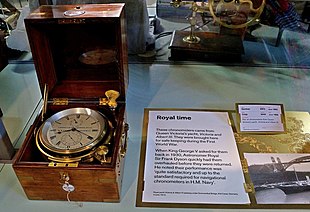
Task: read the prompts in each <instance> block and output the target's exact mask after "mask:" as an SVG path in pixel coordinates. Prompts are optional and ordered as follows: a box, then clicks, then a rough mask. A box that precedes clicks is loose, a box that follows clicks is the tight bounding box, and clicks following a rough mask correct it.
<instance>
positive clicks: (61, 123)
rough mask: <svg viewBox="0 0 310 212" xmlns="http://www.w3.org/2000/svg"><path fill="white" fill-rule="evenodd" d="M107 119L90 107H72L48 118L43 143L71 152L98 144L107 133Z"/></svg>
mask: <svg viewBox="0 0 310 212" xmlns="http://www.w3.org/2000/svg"><path fill="white" fill-rule="evenodd" d="M107 125H108V124H107V119H106V118H105V117H104V116H103V115H102V114H100V113H98V112H96V111H94V110H91V109H88V108H72V109H67V110H64V111H61V112H59V113H56V114H55V115H53V116H52V117H50V118H49V119H47V120H46V122H45V123H44V124H43V126H42V130H41V133H42V134H41V138H42V139H41V141H42V144H43V145H44V146H45V147H46V148H47V149H49V150H51V151H54V152H57V153H63V154H71V153H78V152H81V151H84V150H86V149H90V148H92V147H93V146H94V145H96V144H97V143H98V142H100V140H101V139H102V138H103V137H104V136H105V134H106V133H107V132H106V131H107Z"/></svg>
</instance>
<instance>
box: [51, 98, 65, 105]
mask: <svg viewBox="0 0 310 212" xmlns="http://www.w3.org/2000/svg"><path fill="white" fill-rule="evenodd" d="M68 104H69V100H68V98H53V105H68Z"/></svg>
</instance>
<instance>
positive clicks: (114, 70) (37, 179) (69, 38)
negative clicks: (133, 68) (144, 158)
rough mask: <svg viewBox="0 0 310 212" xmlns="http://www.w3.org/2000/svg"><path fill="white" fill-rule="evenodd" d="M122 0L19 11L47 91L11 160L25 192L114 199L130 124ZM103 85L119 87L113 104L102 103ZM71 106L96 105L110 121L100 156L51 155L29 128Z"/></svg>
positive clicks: (37, 195)
mask: <svg viewBox="0 0 310 212" xmlns="http://www.w3.org/2000/svg"><path fill="white" fill-rule="evenodd" d="M124 6H125V5H124V4H123V3H117V4H116V3H115V4H87V5H44V6H40V7H39V8H38V9H37V10H35V11H33V12H32V13H31V14H30V15H29V16H28V17H27V18H26V19H25V26H26V30H27V35H28V39H29V43H30V46H31V50H32V56H33V61H34V64H35V68H36V72H37V77H38V80H39V85H40V89H41V91H42V96H44V97H45V98H44V99H45V106H44V107H43V109H42V110H44V112H45V113H44V115H43V119H42V114H39V115H38V117H37V118H36V120H35V121H34V123H33V124H32V127H31V128H30V129H29V132H28V133H27V136H26V138H25V141H24V142H23V145H22V147H21V148H20V149H19V151H18V153H17V156H16V159H15V161H14V162H13V169H14V171H15V173H16V175H17V177H18V180H19V182H20V184H21V185H22V187H23V189H24V191H25V194H26V196H27V197H28V198H29V199H32V200H64V201H67V200H72V201H95V202H119V201H120V192H121V184H122V178H123V166H124V158H125V151H126V145H127V129H128V128H127V127H128V126H127V124H126V118H125V116H126V112H125V107H126V97H125V94H126V88H127V82H128V61H127V38H126V29H125V28H126V26H125V18H124ZM108 90H115V91H118V92H119V97H118V98H117V107H116V108H111V107H109V105H107V104H106V102H107V98H106V96H105V93H106V91H108ZM75 107H86V108H90V109H93V110H97V111H99V112H101V113H103V114H105V116H106V117H107V118H108V119H109V120H110V121H111V122H112V123H113V130H114V132H113V134H112V138H111V140H110V146H109V153H108V154H107V156H106V162H104V163H100V162H98V161H80V162H74V163H61V162H59V161H58V162H53V161H51V160H49V159H48V158H47V157H46V156H45V155H43V154H42V153H41V152H40V151H39V150H38V148H37V146H36V136H35V134H36V132H37V130H38V128H39V127H40V125H41V124H42V122H43V121H44V120H46V119H47V118H48V117H50V116H52V115H53V114H55V113H57V112H59V111H62V110H64V109H69V108H75ZM68 185H69V186H71V187H68ZM64 186H67V187H64ZM69 194H70V195H69Z"/></svg>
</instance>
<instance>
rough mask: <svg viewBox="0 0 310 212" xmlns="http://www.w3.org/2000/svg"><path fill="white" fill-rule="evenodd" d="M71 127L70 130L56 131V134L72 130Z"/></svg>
mask: <svg viewBox="0 0 310 212" xmlns="http://www.w3.org/2000/svg"><path fill="white" fill-rule="evenodd" d="M73 129H74V128H71V129H70V130H63V131H58V132H57V133H58V134H61V133H63V132H70V131H74V130H73Z"/></svg>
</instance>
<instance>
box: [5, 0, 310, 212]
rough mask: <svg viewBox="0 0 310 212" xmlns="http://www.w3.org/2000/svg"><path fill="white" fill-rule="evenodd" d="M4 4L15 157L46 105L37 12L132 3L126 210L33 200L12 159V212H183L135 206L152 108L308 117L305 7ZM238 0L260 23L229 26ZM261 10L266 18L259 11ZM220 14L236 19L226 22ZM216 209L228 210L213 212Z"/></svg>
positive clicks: (149, 0) (245, 0) (299, 0)
mask: <svg viewBox="0 0 310 212" xmlns="http://www.w3.org/2000/svg"><path fill="white" fill-rule="evenodd" d="M0 2H1V4H0V5H1V14H0V15H1V21H2V23H1V25H0V26H1V31H0V32H1V33H2V34H3V35H2V34H0V35H2V37H3V41H4V42H2V45H1V51H0V53H1V58H6V60H5V61H4V63H3V64H4V65H3V68H2V69H1V71H0V108H1V110H2V112H3V116H2V117H1V121H2V122H3V124H4V127H5V129H6V131H7V133H8V136H9V138H10V140H11V142H12V145H13V147H14V149H15V150H16V151H17V150H18V149H19V148H20V147H21V145H22V144H23V141H24V139H25V137H26V136H27V132H28V129H29V128H30V127H31V125H32V124H33V121H34V120H35V118H36V117H37V116H38V115H39V114H40V111H41V109H42V104H43V103H42V102H43V100H42V94H41V91H40V86H39V82H38V77H37V72H36V69H35V66H34V61H33V58H32V54H31V51H30V48H29V45H28V39H27V33H26V29H25V27H24V24H23V21H24V18H25V17H26V16H27V15H28V14H29V13H30V12H31V11H33V10H34V9H35V8H37V7H38V6H39V4H65V3H66V4H68V3H72V4H83V3H107V2H125V5H126V11H127V16H126V17H127V35H128V37H129V38H128V50H130V51H129V54H128V69H129V84H128V89H127V93H126V111H127V114H126V117H127V122H128V124H129V126H130V129H129V131H128V137H129V140H128V149H127V154H126V158H127V159H126V161H125V166H124V179H123V185H122V193H121V197H120V199H121V201H120V203H117V204H110V203H109V204H107V203H100V202H99V203H91V202H83V203H81V202H74V201H70V200H69V201H64V202H58V201H31V200H28V199H27V197H26V195H25V194H24V193H23V190H22V187H21V185H20V184H19V182H18V179H17V178H16V175H15V174H14V171H13V168H12V162H13V160H14V157H13V158H12V160H1V159H0V196H1V197H2V198H1V200H0V206H1V208H3V209H4V210H5V211H20V210H24V211H33V210H45V211H55V209H57V210H65V211H76V209H77V207H78V209H79V210H82V211H84V210H85V211H89V210H112V211H124V210H125V211H136V210H138V209H140V210H143V211H144V210H145V211H166V210H169V211H180V210H181V209H180V208H175V209H172V208H169V209H168V208H150V207H147V208H136V206H135V204H136V193H137V184H138V182H137V181H138V177H137V176H138V169H139V160H140V159H139V155H140V148H141V139H142V138H141V137H142V122H143V121H142V120H143V115H144V114H143V113H144V109H145V108H179V109H181V108H182V109H208V110H234V109H235V104H236V103H279V104H283V106H284V109H285V111H288V112H291V111H295V112H306V113H309V112H310V94H309V90H310V56H309V53H310V33H309V1H308V0H291V1H271V0H266V1H252V0H251V1H250V0H240V1H224V0H221V1H218V0H211V1H203V0H202V1H197V2H196V1H180V0H174V1H170V0H146V1H144V0H141V1H136V0H115V1H112V0H111V1H107V0H106V1H103V0H102V1H100V0H89V1H78V0H77V1H57V0H53V1H34V0H29V1H17V0H16V1H14V0H1V1H0ZM231 2H234V3H238V7H237V8H238V9H240V5H242V4H246V5H249V4H250V3H249V2H252V4H253V5H254V6H253V7H254V9H253V11H254V12H257V13H259V16H257V17H256V16H255V14H254V15H252V16H249V17H250V18H251V17H252V19H253V20H251V21H250V22H249V23H248V22H247V20H249V19H246V21H245V20H243V22H242V21H241V22H240V23H239V22H238V23H237V24H235V23H234V22H233V20H232V19H231V18H232V17H233V18H237V17H239V16H238V15H240V14H243V13H242V12H240V11H239V12H238V11H237V9H236V8H234V9H231V8H226V9H225V8H224V9H223V8H222V10H221V4H225V3H231ZM274 2H281V3H283V4H279V5H274V4H273V3H274ZM7 3H10V4H7ZM211 3H213V4H214V8H212V9H210V7H209V5H210V4H211ZM261 4H262V11H257V10H255V8H256V9H257V8H260V5H261ZM8 5H11V6H13V7H11V6H9V7H8ZM218 5H220V6H218ZM250 5H251V4H250ZM225 6H227V5H225ZM12 8H15V9H16V10H14V9H12ZM12 11H13V12H12ZM132 11H134V12H132ZM221 12H222V13H225V14H226V15H227V16H228V17H229V18H227V17H226V19H225V18H223V17H220V16H219V14H221ZM12 14H15V15H14V16H12ZM281 15H282V16H281ZM285 15H286V16H285ZM9 17H11V18H12V17H14V18H15V19H14V21H12V19H10V18H9ZM238 20H239V19H238ZM281 20H282V21H281ZM224 21H226V22H224ZM223 22H224V23H223ZM243 23H247V24H246V26H244V25H242V24H243ZM105 33H109V32H108V31H107V32H105ZM59 36H61V34H59ZM188 36H193V37H190V39H187V38H188ZM195 36H197V38H199V39H196V38H195ZM81 39H83V38H81ZM76 40H78V39H76ZM130 40H131V41H132V42H130ZM184 40H185V41H184ZM197 40H199V41H197ZM196 41H197V42H196ZM77 45H78V44H77ZM0 138H1V136H0ZM307 141H308V142H310V140H309V138H308V140H307ZM0 142H1V140H0ZM34 180H35V179H34ZM308 193H309V192H308ZM308 195H309V194H308ZM185 210H186V211H199V210H201V209H194V208H187V209H185ZM207 210H208V209H207ZM215 210H219V211H221V209H210V211H215ZM225 210H228V209H225ZM242 210H244V211H251V209H250V208H249V209H242ZM255 210H257V209H255ZM296 211H298V209H297V210H296Z"/></svg>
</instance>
